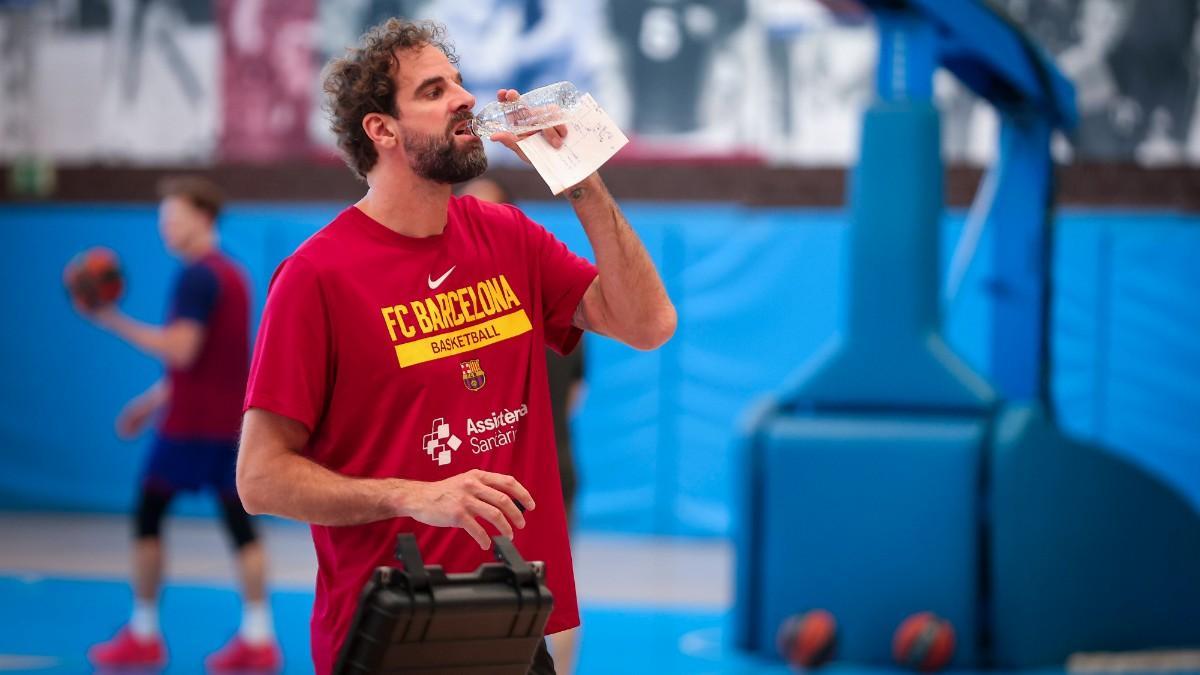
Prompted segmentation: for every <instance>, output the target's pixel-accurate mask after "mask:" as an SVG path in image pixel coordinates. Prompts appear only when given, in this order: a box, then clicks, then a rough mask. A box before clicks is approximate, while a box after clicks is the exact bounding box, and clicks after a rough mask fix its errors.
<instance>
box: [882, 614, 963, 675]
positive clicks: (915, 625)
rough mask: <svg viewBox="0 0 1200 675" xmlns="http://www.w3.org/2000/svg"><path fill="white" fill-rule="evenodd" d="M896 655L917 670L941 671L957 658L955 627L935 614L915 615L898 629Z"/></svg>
mask: <svg viewBox="0 0 1200 675" xmlns="http://www.w3.org/2000/svg"><path fill="white" fill-rule="evenodd" d="M892 656H894V657H895V659H896V663H899V664H900V665H902V666H907V667H909V668H912V669H913V670H920V671H922V672H927V673H928V672H933V671H935V670H941V669H942V668H945V667H946V664H948V663H950V659H951V658H953V657H954V627H953V626H951V625H950V622H949V621H946V620H945V619H943V618H941V617H940V616H938V615H936V614H934V613H933V612H920V613H918V614H913V615H912V616H910V617H908V618H907V619H905V620H904V622H903V623H901V624H900V627H899V628H897V629H896V636H895V638H894V639H893V640H892Z"/></svg>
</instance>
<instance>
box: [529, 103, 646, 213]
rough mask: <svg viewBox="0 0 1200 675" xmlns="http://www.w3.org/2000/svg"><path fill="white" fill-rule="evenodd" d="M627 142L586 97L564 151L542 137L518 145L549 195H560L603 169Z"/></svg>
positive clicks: (570, 125) (570, 123)
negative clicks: (542, 181)
mask: <svg viewBox="0 0 1200 675" xmlns="http://www.w3.org/2000/svg"><path fill="white" fill-rule="evenodd" d="M628 142H629V139H628V138H625V134H623V133H621V130H620V129H619V128H617V125H616V124H615V123H613V121H612V118H611V117H609V116H608V113H606V112H604V110H603V109H602V108H601V107H600V106H599V104H597V103H596V101H595V99H593V98H592V95H591V94H584V96H583V100H581V101H580V103H579V107H578V108H577V109H576V110H575V112H574V114H573V115H572V116H571V119H570V121H568V122H567V136H566V138H565V139H563V145H562V147H561V148H558V149H555V148H554V147H553V146H551V145H550V143H549V142H547V141H546V139H545V137H544V136H542V135H541V134H540V133H538V134H534V135H532V136H530V137H528V138H526V139H523V140H521V141H520V142H518V145H520V146H521V149H522V150H524V151H525V156H526V157H528V158H529V161H530V162H533V168H535V169H537V172H538V174H539V175H540V176H541V177H542V180H544V181H546V185H548V186H549V187H550V191H551V192H553V193H554V194H559V193H560V192H562V191H563V190H565V189H567V188H568V187H571V186H572V185H574V184H576V183H578V182H579V181H581V180H583V179H584V178H587V177H588V176H589V175H591V174H592V172H594V171H595V170H596V169H599V168H600V167H601V166H603V165H604V163H605V162H607V161H608V160H609V158H610V157H612V156H613V155H615V154H617V151H618V150H620V149H621V148H622V147H624V145H625V144H626V143H628Z"/></svg>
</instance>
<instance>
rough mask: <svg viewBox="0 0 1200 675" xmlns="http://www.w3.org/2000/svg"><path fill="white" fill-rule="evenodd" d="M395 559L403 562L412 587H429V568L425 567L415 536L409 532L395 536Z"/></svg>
mask: <svg viewBox="0 0 1200 675" xmlns="http://www.w3.org/2000/svg"><path fill="white" fill-rule="evenodd" d="M396 559H397V560H399V561H400V562H402V563H404V571H405V573H407V575H408V580H409V582H410V583H411V584H412V587H413V588H415V589H425V588H429V570H426V569H425V561H424V560H422V559H421V550H420V549H419V548H417V538H416V537H415V536H413V534H412V533H411V532H402V533H400V534H399V535H397V536H396Z"/></svg>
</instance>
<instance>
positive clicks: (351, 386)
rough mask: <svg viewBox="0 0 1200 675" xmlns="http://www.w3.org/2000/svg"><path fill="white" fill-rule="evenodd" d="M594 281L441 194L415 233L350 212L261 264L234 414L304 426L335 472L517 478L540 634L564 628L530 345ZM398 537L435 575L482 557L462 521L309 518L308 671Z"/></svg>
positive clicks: (544, 407) (513, 215)
mask: <svg viewBox="0 0 1200 675" xmlns="http://www.w3.org/2000/svg"><path fill="white" fill-rule="evenodd" d="M595 276H596V270H595V268H594V267H593V266H592V265H591V264H590V263H589V262H587V261H586V260H584V259H582V258H580V257H578V256H576V255H574V254H573V253H571V252H570V251H568V250H567V248H566V246H564V245H563V244H562V243H561V242H559V241H558V240H557V239H555V238H554V237H553V236H552V235H551V234H550V233H548V232H546V230H545V229H543V228H542V227H541V226H540V225H537V224H536V223H534V222H533V221H531V220H529V218H527V217H526V216H525V215H524V214H522V213H521V212H520V211H518V210H517V209H516V208H514V207H512V206H501V205H495V204H489V203H484V202H480V201H478V200H476V199H474V198H471V197H464V198H452V199H451V200H450V206H449V211H448V217H447V222H446V229H445V231H444V232H443V233H442V234H440V235H437V236H432V237H426V238H412V237H406V236H403V235H400V234H397V233H395V232H393V231H391V230H389V229H387V228H386V227H384V226H383V225H381V224H380V223H378V222H376V221H375V220H373V219H371V218H370V217H368V216H367V215H366V214H364V213H363V212H362V211H360V210H358V209H357V208H354V207H351V208H348V209H346V210H345V211H343V212H342V213H341V214H340V215H339V216H338V217H337V218H336V219H334V221H333V222H332V223H330V224H329V225H328V226H326V227H325V228H323V229H322V230H321V231H320V232H318V233H316V234H315V235H313V237H312V238H311V239H309V240H308V241H307V242H305V243H304V244H302V245H301V246H300V248H298V249H297V250H296V252H295V253H294V254H292V255H291V256H290V257H289V258H288V259H287V260H285V261H284V262H283V264H281V265H280V266H279V269H278V270H276V272H275V277H274V279H273V280H272V282H271V287H270V291H269V293H268V296H267V304H266V308H265V310H264V312H263V320H262V324H261V326H260V328H259V331H258V341H257V344H256V345H255V349H254V358H253V362H252V365H251V370H250V380H249V384H248V388H247V393H246V403H245V407H246V409H249V408H263V409H265V410H269V411H272V412H275V413H278V414H280V415H284V416H287V417H290V418H292V419H295V420H297V421H299V422H301V423H303V424H304V425H305V426H306V427H308V429H309V430H310V431H311V432H312V434H311V436H310V438H309V441H308V447H307V448H306V452H307V454H308V456H309V457H311V458H312V459H313V460H314V461H316V462H318V463H319V464H321V465H323V466H325V467H327V468H329V469H331V470H333V471H336V472H338V473H341V474H344V475H347V476H356V477H372V478H383V477H398V478H406V479H411V480H421V481H437V480H442V479H444V478H448V477H450V476H453V475H456V474H459V473H462V472H464V471H468V470H470V469H476V468H478V469H483V470H485V471H493V472H496V473H503V474H509V475H511V476H513V477H514V478H516V479H517V480H518V481H519V482H520V483H521V484H522V485H524V486H525V488H526V489H527V490H529V492H530V494H531V495H532V496H533V498H534V500H535V501H536V504H537V508H536V509H535V510H534V511H530V512H528V513H526V527H525V529H523V530H516V531H515V532H516V534H515V536H514V543H515V544H516V546H517V549H518V550H519V551H520V552H521V555H522V556H523V557H525V558H526V559H527V560H542V561H545V562H546V583H547V585H548V586H549V587H550V589H551V592H552V593H553V594H554V612H553V614H551V616H550V620H549V623H548V624H547V626H546V632H547V633H554V632H557V631H561V630H565V629H568V628H572V627H574V626H576V625H578V623H579V609H578V604H577V601H576V598H575V579H574V574H573V571H572V567H571V553H570V547H569V542H568V539H567V523H566V518H565V515H564V511H563V503H562V491H561V485H560V483H559V477H558V460H557V457H556V453H555V448H554V428H553V424H552V420H551V414H550V403H549V396H548V390H547V384H546V358H545V348H544V345H549V346H551V347H553V348H554V349H556V350H558V351H559V352H569V351H570V350H571V349H573V348H574V347H575V345H576V343H577V342H578V341H579V338H580V334H581V333H580V331H579V329H578V328H575V327H574V326H573V325H572V324H571V320H572V317H573V315H574V312H575V309H576V307H577V306H578V305H579V302H580V300H581V299H582V298H583V293H584V291H585V290H587V287H588V285H589V284H590V283H591V282H592V280H593V279H594V278H595ZM486 527H487V528H488V529H489V531H491V527H490V526H486ZM400 532H413V533H415V534H416V536H417V541H418V543H419V545H420V548H421V553H422V555H423V557H424V559H425V560H426V561H427V562H428V563H430V564H440V565H442V566H443V567H444V568H445V569H446V571H448V572H470V571H473V570H474V569H475V568H476V567H478V566H479V565H480V564H481V563H484V562H491V561H493V560H494V557H493V553H492V551H490V550H489V551H483V550H481V549H480V548H479V545H478V544H477V543H475V541H474V540H473V539H472V538H471V537H470V535H468V534H467V533H466V532H465V531H463V530H461V529H458V528H442V527H430V526H427V525H424V524H421V523H418V522H416V521H414V520H412V519H409V518H400V519H393V520H388V521H381V522H377V523H371V524H367V525H358V526H353V527H323V526H319V525H314V526H312V534H313V542H314V544H315V546H316V551H317V561H318V564H319V571H318V575H317V592H316V603H315V605H314V607H313V618H312V649H313V660H314V662H315V665H316V670H317V673H319V674H321V673H327V672H329V671H330V670H331V669H332V666H333V662H334V660H335V659H336V657H337V652H338V650H339V649H340V648H341V643H342V641H343V639H344V637H345V633H346V631H347V630H348V628H349V626H350V621H351V619H352V618H353V613H354V608H355V604H356V602H357V601H358V596H359V593H360V592H361V590H362V588H363V584H364V583H365V582H366V580H367V578H368V576H369V575H370V573H371V570H373V569H374V568H375V567H377V566H379V565H387V564H391V563H393V562H394V560H395V559H394V551H395V542H396V535H397V534H398V533H400ZM493 534H494V533H493Z"/></svg>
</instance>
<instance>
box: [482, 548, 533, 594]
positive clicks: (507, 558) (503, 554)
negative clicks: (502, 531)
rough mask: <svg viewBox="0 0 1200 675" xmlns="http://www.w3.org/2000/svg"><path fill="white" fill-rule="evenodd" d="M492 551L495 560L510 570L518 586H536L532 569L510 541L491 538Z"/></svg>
mask: <svg viewBox="0 0 1200 675" xmlns="http://www.w3.org/2000/svg"><path fill="white" fill-rule="evenodd" d="M492 550H493V551H495V553H496V560H499V561H500V562H502V563H504V564H505V565H508V569H510V570H512V573H513V576H514V577H516V581H517V585H518V586H530V585H537V575H536V574H535V573H534V571H533V567H531V566H530V565H529V563H527V562H525V559H524V558H522V557H521V554H520V553H518V552H517V547H516V546H515V545H513V543H512V539H509V538H508V537H503V536H499V537H492Z"/></svg>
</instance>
